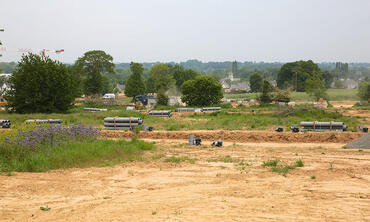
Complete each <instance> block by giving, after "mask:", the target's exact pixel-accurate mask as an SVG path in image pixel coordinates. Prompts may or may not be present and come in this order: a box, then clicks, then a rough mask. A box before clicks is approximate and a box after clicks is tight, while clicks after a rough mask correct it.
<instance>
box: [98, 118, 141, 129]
mask: <svg viewBox="0 0 370 222" xmlns="http://www.w3.org/2000/svg"><path fill="white" fill-rule="evenodd" d="M141 124H143V120H142V119H141V118H138V117H106V118H104V127H105V129H108V130H133V129H134V128H135V127H137V126H141Z"/></svg>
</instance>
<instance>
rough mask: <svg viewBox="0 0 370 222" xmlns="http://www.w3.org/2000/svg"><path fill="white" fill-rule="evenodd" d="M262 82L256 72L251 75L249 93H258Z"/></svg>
mask: <svg viewBox="0 0 370 222" xmlns="http://www.w3.org/2000/svg"><path fill="white" fill-rule="evenodd" d="M262 82H263V79H262V76H261V75H260V74H259V73H258V72H255V73H253V74H252V75H251V76H250V78H249V84H250V87H251V92H259V91H260V90H261V87H262Z"/></svg>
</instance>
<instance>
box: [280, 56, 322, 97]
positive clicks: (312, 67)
mask: <svg viewBox="0 0 370 222" xmlns="http://www.w3.org/2000/svg"><path fill="white" fill-rule="evenodd" d="M312 77H317V78H320V79H321V78H322V75H321V70H320V69H319V66H318V65H317V64H315V63H314V62H312V61H311V60H308V61H297V62H291V63H286V64H284V65H283V66H282V67H281V69H280V71H279V73H278V76H277V86H278V87H279V88H280V89H287V88H293V89H294V90H296V91H298V92H304V90H305V82H306V80H307V79H308V78H312Z"/></svg>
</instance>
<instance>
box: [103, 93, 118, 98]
mask: <svg viewBox="0 0 370 222" xmlns="http://www.w3.org/2000/svg"><path fill="white" fill-rule="evenodd" d="M115 98H116V95H114V94H113V93H106V94H105V95H104V96H103V99H115Z"/></svg>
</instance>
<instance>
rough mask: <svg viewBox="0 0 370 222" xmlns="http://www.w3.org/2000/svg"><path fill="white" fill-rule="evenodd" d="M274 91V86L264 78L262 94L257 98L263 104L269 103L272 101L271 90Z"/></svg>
mask: <svg viewBox="0 0 370 222" xmlns="http://www.w3.org/2000/svg"><path fill="white" fill-rule="evenodd" d="M272 91H273V86H272V85H271V83H270V82H269V81H267V80H263V82H262V87H261V89H260V94H259V96H258V97H257V100H258V101H259V102H260V104H261V105H264V104H268V103H271V102H272V95H271V92H272Z"/></svg>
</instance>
